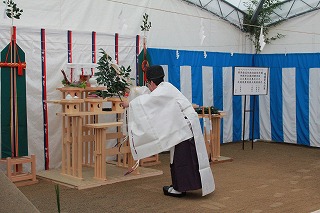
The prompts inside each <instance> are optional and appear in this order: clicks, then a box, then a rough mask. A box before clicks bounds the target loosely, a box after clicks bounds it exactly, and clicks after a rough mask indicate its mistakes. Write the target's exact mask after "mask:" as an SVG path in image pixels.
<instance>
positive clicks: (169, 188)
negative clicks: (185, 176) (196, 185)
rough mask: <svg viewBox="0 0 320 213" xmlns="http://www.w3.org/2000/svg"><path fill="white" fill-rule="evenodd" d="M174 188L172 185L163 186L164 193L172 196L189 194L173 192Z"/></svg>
mask: <svg viewBox="0 0 320 213" xmlns="http://www.w3.org/2000/svg"><path fill="white" fill-rule="evenodd" d="M172 189H173V187H172V186H164V187H163V194H164V195H167V196H171V197H184V196H186V194H187V193H186V192H180V193H173V192H171V191H172ZM173 190H174V189H173Z"/></svg>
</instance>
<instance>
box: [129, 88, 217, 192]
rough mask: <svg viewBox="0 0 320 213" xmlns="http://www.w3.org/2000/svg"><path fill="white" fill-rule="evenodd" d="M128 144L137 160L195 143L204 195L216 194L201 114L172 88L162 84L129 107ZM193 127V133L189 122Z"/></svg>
mask: <svg viewBox="0 0 320 213" xmlns="http://www.w3.org/2000/svg"><path fill="white" fill-rule="evenodd" d="M128 117H129V122H128V129H129V142H130V147H131V152H132V156H133V158H134V159H135V160H138V159H142V158H146V157H149V156H152V155H154V154H158V153H160V152H163V151H166V150H169V149H170V148H173V147H174V146H175V145H177V144H179V143H180V142H182V141H184V140H187V139H189V138H191V137H194V139H195V145H196V150H197V156H198V162H199V173H200V177H201V183H202V195H203V196H204V195H206V194H209V193H211V192H213V191H214V189H215V183H214V179H213V175H212V171H211V168H210V164H209V160H208V156H207V151H206V147H205V143H204V139H203V135H202V131H201V127H200V122H199V118H198V114H197V113H196V112H195V111H194V109H193V107H192V104H191V103H190V102H189V101H188V99H187V98H186V97H185V96H184V95H183V94H182V93H181V92H180V91H179V90H178V89H177V88H175V87H174V86H173V85H172V84H170V83H167V82H162V83H160V84H159V85H158V87H157V88H156V89H155V90H154V91H152V92H151V93H150V94H145V95H141V96H139V97H137V98H135V99H133V100H132V101H131V102H130V104H129V116H128ZM185 117H187V118H188V120H189V122H190V123H191V126H192V130H193V133H192V131H191V130H190V127H189V124H188V120H187V119H185Z"/></svg>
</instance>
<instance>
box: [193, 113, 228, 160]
mask: <svg viewBox="0 0 320 213" xmlns="http://www.w3.org/2000/svg"><path fill="white" fill-rule="evenodd" d="M225 115H226V113H225V112H220V114H211V112H209V114H204V113H202V114H199V118H203V119H205V118H209V120H210V123H211V129H210V134H209V137H208V136H207V133H206V132H205V133H204V137H205V143H206V148H207V152H208V155H209V159H211V162H213V163H218V162H225V161H232V160H233V159H232V158H228V157H222V156H220V126H221V125H220V123H221V119H222V118H223V116H225ZM204 131H206V130H205V129H204Z"/></svg>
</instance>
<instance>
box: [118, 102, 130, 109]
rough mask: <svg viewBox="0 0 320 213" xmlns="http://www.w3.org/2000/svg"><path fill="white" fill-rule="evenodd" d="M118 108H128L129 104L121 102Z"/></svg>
mask: <svg viewBox="0 0 320 213" xmlns="http://www.w3.org/2000/svg"><path fill="white" fill-rule="evenodd" d="M120 106H121V107H122V108H123V109H125V108H128V107H129V102H128V101H123V102H121V103H120Z"/></svg>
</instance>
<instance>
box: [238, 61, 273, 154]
mask: <svg viewBox="0 0 320 213" xmlns="http://www.w3.org/2000/svg"><path fill="white" fill-rule="evenodd" d="M268 71H269V68H266V67H235V68H234V82H233V95H244V108H243V128H242V149H243V150H244V137H245V127H246V116H245V115H246V112H251V113H252V125H251V128H252V129H251V133H252V136H251V143H252V144H251V149H253V140H254V112H255V102H256V96H257V95H266V94H267V92H268ZM248 95H249V96H250V95H253V104H252V109H248V110H247V96H248ZM249 139H250V138H249Z"/></svg>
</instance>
